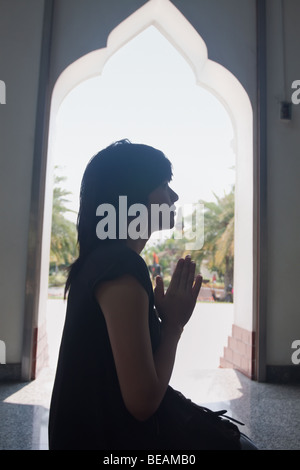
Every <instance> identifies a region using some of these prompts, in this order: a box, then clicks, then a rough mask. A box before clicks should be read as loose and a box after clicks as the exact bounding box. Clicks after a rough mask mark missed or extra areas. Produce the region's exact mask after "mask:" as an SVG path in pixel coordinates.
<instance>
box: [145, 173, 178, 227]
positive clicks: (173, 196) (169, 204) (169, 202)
mask: <svg viewBox="0 0 300 470" xmlns="http://www.w3.org/2000/svg"><path fill="white" fill-rule="evenodd" d="M176 201H178V194H177V193H175V191H173V189H172V188H170V186H169V182H168V181H164V182H163V183H162V184H161V185H159V186H158V187H157V188H155V189H154V190H153V191H152V192H151V193H150V194H149V198H148V210H149V217H150V221H151V222H153V218H154V216H153V214H157V211H159V208H160V220H159V226H158V227H154V228H153V224H152V225H151V227H152V228H153V231H155V230H162V229H169V228H173V227H174V224H175V206H174V203H175V202H176ZM167 208H169V210H168V209H167ZM171 208H172V209H173V210H170V209H171Z"/></svg>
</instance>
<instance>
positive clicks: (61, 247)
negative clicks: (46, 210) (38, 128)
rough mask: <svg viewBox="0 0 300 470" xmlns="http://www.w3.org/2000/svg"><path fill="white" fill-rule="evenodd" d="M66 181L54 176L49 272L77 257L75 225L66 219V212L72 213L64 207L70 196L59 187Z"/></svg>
mask: <svg viewBox="0 0 300 470" xmlns="http://www.w3.org/2000/svg"><path fill="white" fill-rule="evenodd" d="M55 169H56V170H57V167H56V168H55ZM65 180H66V177H64V176H58V175H57V174H55V176H54V189H53V206H52V229H51V245H50V270H52V271H53V270H55V271H57V270H58V268H62V267H67V266H69V265H70V264H71V263H72V262H73V261H74V259H75V258H76V257H77V232H76V225H75V224H74V223H73V222H71V221H70V220H68V219H66V217H65V214H66V212H73V211H71V210H70V209H68V208H67V207H66V203H68V202H69V201H68V199H66V196H68V195H69V194H71V193H70V192H69V191H67V190H65V189H63V188H62V187H61V183H62V182H63V181H65Z"/></svg>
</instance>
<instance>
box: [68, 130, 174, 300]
mask: <svg viewBox="0 0 300 470" xmlns="http://www.w3.org/2000/svg"><path fill="white" fill-rule="evenodd" d="M171 178H172V166H171V163H170V161H169V160H168V159H167V158H166V156H165V155H164V153H163V152H161V151H160V150H157V149H155V148H153V147H151V146H149V145H144V144H135V143H131V142H130V141H129V140H127V139H125V140H120V141H117V142H115V143H113V144H111V145H110V146H108V147H107V148H105V149H104V150H101V151H100V152H99V153H97V154H96V155H95V156H94V157H93V158H92V159H91V160H90V161H89V163H88V165H87V167H86V169H85V172H84V175H83V178H82V182H81V189H80V208H79V213H78V218H77V234H78V247H79V256H78V258H77V260H76V261H75V262H74V263H73V264H72V265H71V267H70V270H69V275H68V279H67V282H66V287H65V296H66V294H67V292H68V290H69V288H70V286H71V283H72V281H73V279H74V277H75V275H76V273H77V272H78V270H79V268H80V266H81V264H82V261H83V260H84V259H85V258H86V256H87V255H88V254H89V253H91V251H92V250H94V249H95V248H96V247H97V246H99V245H100V244H102V245H103V244H104V243H106V242H108V240H107V241H106V240H99V238H98V237H97V235H96V226H97V222H98V221H99V217H97V216H96V209H97V207H98V206H99V205H100V204H111V205H113V206H114V207H115V209H116V210H118V205H119V196H127V205H128V207H129V206H130V205H132V204H135V203H139V204H145V205H147V202H148V196H149V194H150V193H151V192H152V191H153V190H154V189H155V188H157V187H158V186H159V185H160V184H161V183H163V182H164V181H170V180H171ZM117 213H118V212H117ZM116 219H117V220H118V216H117V217H116ZM117 232H118V230H117ZM117 234H118V233H117ZM114 242H115V243H124V240H118V239H117V240H115V241H114Z"/></svg>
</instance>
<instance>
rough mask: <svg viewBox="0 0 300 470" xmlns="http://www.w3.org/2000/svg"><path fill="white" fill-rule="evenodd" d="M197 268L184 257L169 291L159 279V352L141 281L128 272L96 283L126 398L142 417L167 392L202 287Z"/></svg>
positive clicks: (148, 415) (135, 412)
mask: <svg viewBox="0 0 300 470" xmlns="http://www.w3.org/2000/svg"><path fill="white" fill-rule="evenodd" d="M194 271H195V269H194V267H193V266H192V264H191V263H190V261H186V260H181V261H180V262H179V263H178V266H177V268H176V270H175V272H174V276H173V278H172V281H171V283H170V287H169V289H168V290H167V292H166V294H164V292H163V284H162V280H161V279H160V280H158V284H157V287H156V291H155V298H156V303H157V309H158V312H159V314H160V316H161V318H162V335H161V341H160V344H159V346H158V348H157V350H156V352H155V355H154V356H153V353H152V346H151V340H150V332H149V323H148V308H149V299H148V296H147V293H146V291H145V290H144V288H143V287H142V286H141V285H140V283H139V282H138V281H137V280H136V279H135V278H134V277H133V276H129V275H128V276H127V275H126V276H123V277H121V278H118V279H116V280H113V281H108V282H105V283H101V284H99V286H98V288H97V289H96V292H95V294H96V298H97V300H98V303H99V305H100V307H101V309H102V311H103V314H104V317H105V320H106V324H107V329H108V334H109V338H110V343H111V347H112V351H113V355H114V361H115V365H116V370H117V375H118V379H119V383H120V388H121V393H122V396H123V400H124V403H125V405H126V407H127V409H128V411H129V412H130V413H131V414H132V415H133V416H134V417H135V418H136V419H138V420H141V421H144V420H146V419H148V418H149V417H150V416H152V415H153V413H154V412H155V411H156V410H157V408H158V407H159V405H160V403H161V401H162V399H163V397H164V394H165V392H166V389H167V386H168V384H169V380H170V377H171V374H172V370H173V366H174V360H175V354H176V348H177V344H178V341H179V338H180V335H181V332H182V329H183V326H184V324H185V323H186V322H187V321H188V319H189V318H190V316H191V313H192V310H193V308H194V306H195V302H196V299H197V295H198V293H199V290H200V285H201V281H200V279H198V280H196V282H195V284H194V286H193V281H194V274H193V273H194Z"/></svg>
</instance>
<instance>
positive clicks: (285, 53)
mask: <svg viewBox="0 0 300 470" xmlns="http://www.w3.org/2000/svg"><path fill="white" fill-rule="evenodd" d="M281 5H283V16H282V9H281V8H282V6H281ZM299 18H300V2H299V1H297V0H284V1H283V2H282V4H281V2H280V1H279V0H268V1H267V146H268V150H267V169H268V170H267V177H268V212H267V214H268V215H267V217H268V220H267V225H268V285H267V295H268V311H267V364H268V365H270V366H278V365H291V364H292V361H291V355H292V352H293V351H292V349H291V345H292V342H293V341H294V340H295V339H300V314H299V294H298V292H299V285H298V284H299V259H300V219H299V209H298V201H299V199H300V185H299V175H300V158H299V149H300V132H299V129H300V105H292V120H291V121H282V120H280V116H279V111H280V102H281V101H289V102H291V97H292V93H293V91H294V90H292V88H291V86H292V83H293V81H294V80H299V79H300V61H299V43H300V30H299ZM282 19H283V23H282ZM282 33H283V36H282ZM298 367H299V366H298Z"/></svg>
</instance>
